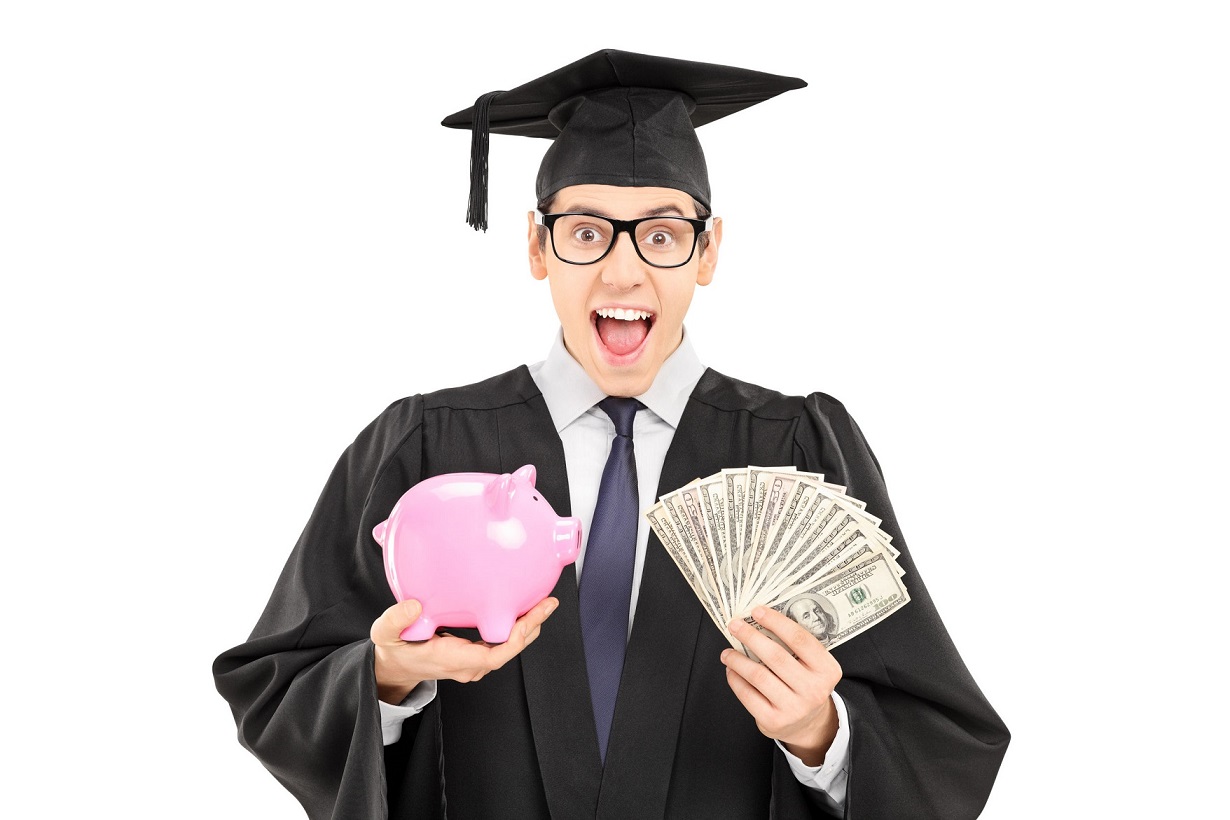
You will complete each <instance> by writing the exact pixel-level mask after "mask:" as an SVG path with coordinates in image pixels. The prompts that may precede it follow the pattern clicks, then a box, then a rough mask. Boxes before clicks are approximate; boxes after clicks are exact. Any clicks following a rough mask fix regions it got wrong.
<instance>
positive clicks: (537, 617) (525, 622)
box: [513, 598, 559, 635]
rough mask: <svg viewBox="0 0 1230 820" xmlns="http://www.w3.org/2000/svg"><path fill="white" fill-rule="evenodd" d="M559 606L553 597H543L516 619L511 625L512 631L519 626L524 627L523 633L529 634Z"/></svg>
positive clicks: (516, 629) (514, 631)
mask: <svg viewBox="0 0 1230 820" xmlns="http://www.w3.org/2000/svg"><path fill="white" fill-rule="evenodd" d="M558 606H559V601H557V600H556V599H555V598H543V599H542V600H541V601H539V602H538V603H536V604H534V606H533V607H531V608H530V611H529V612H527V613H525V614H524V615H522V616H521V617H520V618H518V619H517V623H516V624H514V626H513V633H514V634H515V633H516V632H517V631H518V628H519V627H525V630H524V631H525V634H527V635H528V634H529V633H530V632H532V631H534V630H535V629H537V628H538V627H540V626H542V625H543V623H545V622H546V620H547V618H548V617H550V615H551V613H552V612H554V611H555V609H556V607H558Z"/></svg>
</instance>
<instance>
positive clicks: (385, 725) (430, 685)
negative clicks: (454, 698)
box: [378, 680, 436, 746]
mask: <svg viewBox="0 0 1230 820" xmlns="http://www.w3.org/2000/svg"><path fill="white" fill-rule="evenodd" d="M435 699H436V682H435V681H434V680H425V681H423V682H422V683H420V684H419V685H418V686H416V687H414V688H413V689H411V690H410V694H408V695H406V699H405V700H403V701H402V702H401V703H399V704H397V705H396V706H394V705H393V704H391V703H385V702H384V701H378V703H379V704H380V732H381V734H383V735H384V745H385V746H388V745H389V744H390V743H396V742H397V741H399V740H401V725H402V723H403V722H405V720H406V718H412V717H414V716H415V715H417V714H418V713H419V712H421V711H423V710H424V709H426V708H427V704H429V703H431V702H432V701H433V700H435Z"/></svg>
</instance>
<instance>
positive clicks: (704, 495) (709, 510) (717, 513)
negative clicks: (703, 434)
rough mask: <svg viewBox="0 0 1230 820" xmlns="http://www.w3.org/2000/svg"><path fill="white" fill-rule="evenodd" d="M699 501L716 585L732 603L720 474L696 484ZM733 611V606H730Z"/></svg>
mask: <svg viewBox="0 0 1230 820" xmlns="http://www.w3.org/2000/svg"><path fill="white" fill-rule="evenodd" d="M696 485H697V487H698V489H699V490H700V500H701V502H702V504H703V507H704V510H705V524H706V526H707V527H708V528H709V538H710V541H711V545H712V547H713V552H714V558H715V559H716V562H717V568H718V572H719V574H720V577H719V578H718V583H719V584H721V585H722V587H723V588H724V590H725V591H724V593H723V594H724V596H725V598H726V600H727V601H728V602H729V603H731V604H733V602H734V600H735V599H734V582H733V581H732V576H731V560H730V539H729V537H728V536H727V534H726V526H727V518H726V482H725V481H723V480H722V474H721V473H718V474H717V475H712V476H709V477H708V478H703V479H700V480H699V481H698V482H696ZM732 609H733V606H732Z"/></svg>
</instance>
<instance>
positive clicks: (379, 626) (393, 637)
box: [371, 598, 423, 644]
mask: <svg viewBox="0 0 1230 820" xmlns="http://www.w3.org/2000/svg"><path fill="white" fill-rule="evenodd" d="M422 614H423V605H422V604H420V603H419V602H418V601H416V600H415V599H413V598H409V599H407V600H405V601H399V602H398V603H396V604H393V606H391V607H389V608H388V609H386V610H385V611H384V614H383V615H381V616H380V617H379V618H377V619H376V622H375V623H374V624H372V634H371V638H372V642H373V643H378V644H391V643H398V642H400V641H401V631H402V630H403V629H405V628H406V627H408V626H410V624H412V623H414V622H415V621H417V620H418V619H419V616H420V615H422Z"/></svg>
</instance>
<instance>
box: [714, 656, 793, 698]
mask: <svg viewBox="0 0 1230 820" xmlns="http://www.w3.org/2000/svg"><path fill="white" fill-rule="evenodd" d="M770 643H772V641H770ZM753 651H755V650H753ZM722 663H724V664H726V668H727V669H730V670H732V671H734V672H736V673H737V674H738V675H739V677H740V678H742V679H743V680H744V681H746V682H747V683H748V684H750V685H751V686H753V687H754V688H755V689H756V691H757V692H758V693H760V695H761V697H763V698H764V699H765V700H766V701H768V702H769V703H771V704H773V705H774V706H780V705H782V704H783V703H786V702H788V701H789V698H790V697H791V690H790V687H789V686H787V685H786V684H785V683H784V682H783V681H782V679H781V678H779V677H778V676H777V675H776V674H774V672H773V670H771V669H770V668H769V667H767V666H765V665H764V664H762V663H756V661H754V660H752V659H751V658H749V657H747V656H746V655H744V654H743V653H742V652H736V651H735V650H733V649H727V650H725V651H724V652H722Z"/></svg>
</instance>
